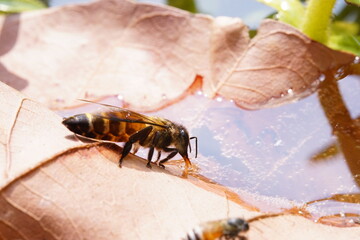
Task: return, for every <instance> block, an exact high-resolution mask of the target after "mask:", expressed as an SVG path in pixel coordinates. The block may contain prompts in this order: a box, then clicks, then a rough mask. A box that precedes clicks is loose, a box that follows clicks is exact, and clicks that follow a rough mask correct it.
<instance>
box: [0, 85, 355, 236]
mask: <svg viewBox="0 0 360 240" xmlns="http://www.w3.org/2000/svg"><path fill="white" fill-rule="evenodd" d="M0 93H1V95H2V96H4V97H3V98H2V99H1V101H0V109H1V113H2V116H4V117H3V118H2V119H1V120H2V122H1V125H0V126H1V132H2V133H5V134H4V136H5V138H4V139H5V140H4V139H2V148H1V149H2V151H1V153H0V154H1V155H0V157H1V159H7V160H8V161H10V164H9V162H6V161H2V162H0V167H1V169H2V170H3V173H4V171H5V170H7V169H9V171H7V172H6V173H7V174H6V176H5V175H4V174H3V175H2V178H1V181H0V186H1V187H0V193H1V195H0V209H1V210H0V239H67V240H69V239H180V238H181V237H182V236H185V233H186V232H187V231H188V230H190V229H191V228H193V227H195V226H196V225H197V224H199V223H201V222H204V221H209V220H214V219H219V218H224V217H226V215H227V214H228V213H229V216H241V217H244V218H249V217H252V216H254V215H255V214H257V213H255V212H250V211H248V210H245V209H244V208H243V207H241V206H240V205H238V204H236V203H234V202H232V201H227V198H225V195H226V193H225V191H224V189H222V190H221V188H217V189H216V188H214V186H212V185H211V184H206V183H202V182H200V181H198V180H196V179H188V180H185V179H182V178H180V177H177V176H174V175H172V174H170V173H169V172H168V171H167V170H162V169H160V168H158V167H156V166H154V167H153V168H152V169H148V168H146V167H145V163H146V161H144V160H143V159H140V158H138V157H134V156H131V157H128V158H127V159H126V160H125V161H124V165H123V168H121V169H120V168H118V167H117V164H116V163H117V160H118V159H119V150H118V149H116V148H109V147H107V146H106V145H105V144H100V145H99V144H97V145H94V144H93V145H90V146H79V144H80V143H79V142H75V141H73V140H72V139H71V138H69V137H68V134H69V132H68V131H67V130H66V128H65V127H64V126H62V124H61V119H60V117H59V116H57V115H55V114H54V113H52V112H51V111H49V110H47V109H45V108H43V107H41V106H39V105H38V104H37V103H36V102H34V101H32V100H29V99H26V98H24V96H22V95H21V94H19V93H17V92H16V91H15V90H13V89H11V88H9V87H8V86H6V85H4V84H1V83H0ZM6 123H7V124H6ZM2 136H3V135H2ZM29 136H32V138H29ZM6 139H10V140H6ZM75 145H76V146H75ZM7 165H10V166H11V167H10V168H7V167H6V166H7ZM194 183H195V184H194ZM199 186H200V187H199ZM205 189H207V190H205ZM303 229H307V230H306V231H305V232H304V231H303ZM359 234H360V229H359V228H356V229H350V228H348V229H342V228H336V227H329V226H325V225H320V224H315V223H313V222H311V221H309V220H306V219H304V218H301V217H296V216H279V217H272V218H267V219H263V220H259V221H254V222H251V225H250V231H249V233H248V234H247V236H248V237H249V239H251V240H256V239H280V240H281V239H331V238H334V237H336V239H356V236H359Z"/></svg>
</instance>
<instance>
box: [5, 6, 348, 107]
mask: <svg viewBox="0 0 360 240" xmlns="http://www.w3.org/2000/svg"><path fill="white" fill-rule="evenodd" d="M0 21H1V23H2V28H1V33H2V35H1V36H2V37H1V38H0V53H1V58H0V60H1V68H0V73H1V74H0V81H3V82H5V83H7V84H9V85H10V86H12V87H14V88H16V89H18V90H21V91H22V92H24V93H26V94H27V95H28V96H30V97H31V98H33V99H36V100H37V101H40V102H42V103H44V104H46V105H47V106H49V107H52V108H61V107H64V106H68V105H69V104H73V102H74V101H75V100H76V99H78V98H99V97H103V96H105V95H113V94H119V95H121V96H122V97H123V98H124V99H125V100H126V101H127V102H128V103H129V104H131V105H132V107H133V108H138V109H139V108H156V107H154V106H161V105H164V104H166V101H164V100H172V99H175V98H177V97H179V96H181V94H182V93H183V92H184V91H186V89H187V88H188V87H189V86H190V85H191V84H192V83H193V81H194V79H195V76H196V75H201V76H203V77H204V78H203V79H204V86H203V89H204V91H205V92H206V93H207V94H209V95H211V96H214V95H216V94H221V95H223V96H225V97H226V98H232V99H234V100H235V101H236V102H237V104H238V105H240V106H242V107H246V108H258V107H264V106H273V105H276V104H280V103H284V102H287V101H291V100H294V99H297V98H299V97H302V96H305V95H308V94H310V93H312V91H313V90H314V89H315V87H316V86H317V84H318V78H319V76H320V74H321V72H322V71H325V70H327V69H330V68H334V67H338V66H339V65H342V64H347V63H349V62H351V61H352V60H353V58H354V56H352V55H348V54H344V53H340V52H336V51H333V50H330V49H328V48H326V47H324V46H322V45H321V44H318V43H315V42H313V41H311V40H310V39H308V38H307V37H306V36H304V35H303V34H301V33H300V32H299V31H297V30H296V29H294V28H292V27H290V26H288V25H286V24H283V23H279V22H276V21H272V20H266V21H265V22H264V23H263V24H262V25H261V27H260V29H259V33H258V35H257V36H256V37H255V38H254V39H252V40H251V42H249V41H250V40H249V36H248V28H247V27H246V26H245V25H244V24H243V23H242V21H241V20H240V19H238V18H229V17H218V18H212V17H210V16H206V15H200V14H195V15H193V14H190V13H188V12H185V11H181V10H178V9H175V8H171V7H166V6H155V5H149V4H139V3H133V2H130V1H125V0H117V1H116V0H103V1H97V2H93V3H89V4H84V5H73V6H66V7H61V8H53V9H49V10H44V11H38V12H32V13H25V14H21V15H11V16H6V17H2V18H1V20H0ZM144 86H146V87H144ZM309 88H310V90H309ZM38 89H42V91H38ZM284 96H286V97H284Z"/></svg>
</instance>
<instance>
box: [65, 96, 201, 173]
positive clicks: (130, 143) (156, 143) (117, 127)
mask: <svg viewBox="0 0 360 240" xmlns="http://www.w3.org/2000/svg"><path fill="white" fill-rule="evenodd" d="M83 101H85V102H89V103H93V102H90V101H87V100H83ZM95 104H99V105H102V106H105V107H106V111H103V112H99V113H83V114H77V115H74V116H71V117H68V118H65V119H64V120H63V121H62V123H63V124H64V125H65V126H66V127H67V128H68V129H69V130H70V131H72V132H73V133H75V134H77V135H80V136H83V137H86V138H90V139H94V140H103V141H110V142H125V145H124V148H123V151H122V154H121V157H120V160H119V167H121V165H122V162H123V160H124V158H125V157H126V156H127V155H128V154H129V152H130V151H131V149H132V148H133V154H136V152H137V151H138V149H139V147H140V146H142V147H146V148H149V152H148V156H147V160H148V162H147V164H146V166H147V167H148V168H151V165H150V163H151V160H152V157H153V154H154V150H155V149H156V150H157V151H158V156H157V160H156V162H159V166H160V167H162V168H165V166H164V163H165V162H167V161H168V160H170V159H171V158H173V157H174V156H175V155H176V154H177V153H179V154H180V155H181V156H182V158H183V159H184V161H185V167H186V169H188V168H189V167H190V166H191V162H190V160H189V157H188V149H189V150H190V152H191V145H190V139H195V140H196V142H195V143H196V153H195V157H197V138H196V137H191V138H190V137H189V133H188V131H187V130H186V128H185V127H184V126H182V125H180V124H177V123H174V122H172V121H170V120H167V119H164V118H160V117H150V116H145V115H142V114H140V113H136V112H133V111H130V110H128V109H124V108H119V107H115V106H111V105H107V104H101V103H95ZM161 152H166V153H169V154H168V156H167V157H165V158H164V159H162V160H161V161H159V160H160V158H161Z"/></svg>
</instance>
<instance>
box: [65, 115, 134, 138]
mask: <svg viewBox="0 0 360 240" xmlns="http://www.w3.org/2000/svg"><path fill="white" fill-rule="evenodd" d="M63 124H64V125H65V126H66V127H67V128H68V129H69V130H70V131H72V132H73V133H76V134H79V135H81V136H84V137H88V138H93V139H99V140H107V141H112V142H123V141H127V140H128V137H129V136H128V134H126V132H125V130H126V123H124V122H112V121H110V120H109V119H107V118H105V117H102V116H99V115H93V114H90V113H84V114H78V115H75V116H72V117H69V118H66V119H64V120H63Z"/></svg>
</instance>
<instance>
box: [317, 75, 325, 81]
mask: <svg viewBox="0 0 360 240" xmlns="http://www.w3.org/2000/svg"><path fill="white" fill-rule="evenodd" d="M325 78H326V76H325V74H320V76H319V78H318V79H319V81H320V82H322V81H324V80H325Z"/></svg>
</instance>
